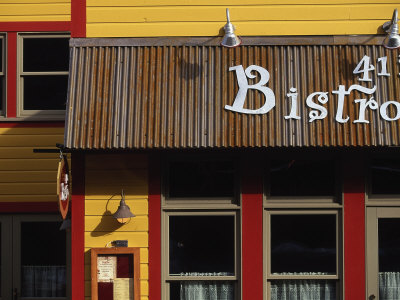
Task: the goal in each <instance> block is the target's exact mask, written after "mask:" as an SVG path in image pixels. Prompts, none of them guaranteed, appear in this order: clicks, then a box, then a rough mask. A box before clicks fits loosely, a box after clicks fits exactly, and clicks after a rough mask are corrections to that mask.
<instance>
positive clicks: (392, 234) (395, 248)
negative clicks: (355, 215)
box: [378, 218, 400, 300]
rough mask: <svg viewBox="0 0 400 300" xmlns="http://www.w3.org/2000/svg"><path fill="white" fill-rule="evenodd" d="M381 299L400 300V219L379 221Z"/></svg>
mask: <svg viewBox="0 0 400 300" xmlns="http://www.w3.org/2000/svg"><path fill="white" fill-rule="evenodd" d="M378 237H379V239H378V243H379V299H380V300H394V299H400V219H386V218H385V219H378Z"/></svg>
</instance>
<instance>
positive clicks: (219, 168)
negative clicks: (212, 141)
mask: <svg viewBox="0 0 400 300" xmlns="http://www.w3.org/2000/svg"><path fill="white" fill-rule="evenodd" d="M233 195H234V165H233V162H231V161H197V162H194V161H190V162H172V163H171V164H170V167H169V196H170V197H233Z"/></svg>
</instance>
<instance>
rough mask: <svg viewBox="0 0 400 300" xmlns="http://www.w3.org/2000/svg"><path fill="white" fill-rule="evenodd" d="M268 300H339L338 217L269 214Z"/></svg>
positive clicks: (305, 213)
mask: <svg viewBox="0 0 400 300" xmlns="http://www.w3.org/2000/svg"><path fill="white" fill-rule="evenodd" d="M266 241H267V243H266V244H267V249H266V261H267V268H266V269H267V285H268V299H271V300H293V299H296V300H297V299H299V300H309V299H313V300H333V299H338V294H339V293H338V290H337V286H338V281H339V275H338V274H339V272H338V214H337V213H336V212H334V211H319V212H316V211H286V210H285V211H268V212H267V231H266Z"/></svg>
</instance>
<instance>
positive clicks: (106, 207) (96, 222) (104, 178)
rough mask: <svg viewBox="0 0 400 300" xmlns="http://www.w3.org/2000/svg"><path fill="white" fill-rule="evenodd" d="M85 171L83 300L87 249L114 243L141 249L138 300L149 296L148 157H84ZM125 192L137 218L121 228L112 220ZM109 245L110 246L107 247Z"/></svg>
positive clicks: (87, 274) (87, 284)
mask: <svg viewBox="0 0 400 300" xmlns="http://www.w3.org/2000/svg"><path fill="white" fill-rule="evenodd" d="M85 167H86V170H85V193H86V195H85V298H86V299H87V300H88V299H90V296H91V295H90V280H91V277H90V249H91V248H94V247H105V246H106V245H107V244H108V243H109V242H111V241H114V240H128V246H129V247H140V293H141V300H147V299H148V294H149V291H148V290H149V288H148V278H149V274H148V273H149V271H148V270H149V268H148V246H149V241H148V231H149V222H148V188H147V157H146V156H145V155H142V154H130V153H126V154H112V153H106V154H87V155H86V165H85ZM122 189H124V192H125V201H126V204H127V205H128V206H129V207H130V209H131V211H132V213H134V214H135V215H136V217H135V218H132V219H131V221H130V222H129V223H127V224H124V225H122V226H121V225H119V223H118V222H117V221H116V220H115V219H114V218H113V217H112V214H113V213H114V212H115V211H117V208H118V206H119V202H120V200H121V190H122ZM108 245H109V246H110V244H108Z"/></svg>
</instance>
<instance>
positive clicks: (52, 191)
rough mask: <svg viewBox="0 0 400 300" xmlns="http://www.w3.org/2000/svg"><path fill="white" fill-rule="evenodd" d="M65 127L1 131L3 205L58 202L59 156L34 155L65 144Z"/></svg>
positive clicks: (0, 194) (0, 199) (0, 192)
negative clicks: (44, 149)
mask: <svg viewBox="0 0 400 300" xmlns="http://www.w3.org/2000/svg"><path fill="white" fill-rule="evenodd" d="M63 135H64V128H0V202H51V201H57V196H56V192H57V190H56V188H57V187H56V178H57V167H58V159H59V154H57V153H33V149H34V148H37V149H40V148H53V149H54V148H55V145H56V143H62V142H63V138H64V136H63Z"/></svg>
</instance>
